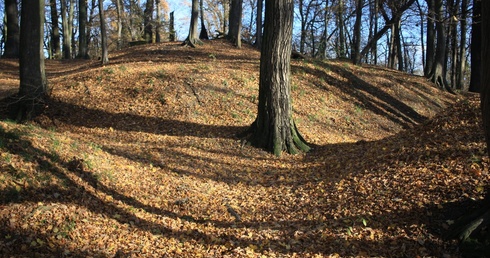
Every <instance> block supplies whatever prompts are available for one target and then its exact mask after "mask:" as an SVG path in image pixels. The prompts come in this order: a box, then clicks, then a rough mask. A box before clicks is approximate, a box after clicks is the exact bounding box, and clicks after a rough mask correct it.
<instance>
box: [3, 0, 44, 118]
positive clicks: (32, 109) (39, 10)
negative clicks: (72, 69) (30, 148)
mask: <svg viewBox="0 0 490 258" xmlns="http://www.w3.org/2000/svg"><path fill="white" fill-rule="evenodd" d="M26 2H27V1H26ZM44 4H45V1H44V0H37V1H29V4H28V5H27V4H25V5H24V4H23V5H22V10H21V25H20V26H21V28H20V57H19V72H20V87H19V93H18V94H17V98H16V101H15V102H14V103H13V104H12V105H10V116H11V118H12V119H15V120H17V121H19V122H20V121H25V120H30V119H32V118H34V117H35V116H37V115H39V114H40V113H41V112H42V110H43V108H44V103H45V98H46V97H47V93H48V90H47V81H46V75H45V71H44V53H43V37H44V26H43V25H44Z"/></svg>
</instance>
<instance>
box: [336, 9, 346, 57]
mask: <svg viewBox="0 0 490 258" xmlns="http://www.w3.org/2000/svg"><path fill="white" fill-rule="evenodd" d="M337 28H338V31H339V36H338V39H337V51H338V53H337V57H338V58H345V57H346V53H345V34H344V1H343V0H339V1H338V9H337Z"/></svg>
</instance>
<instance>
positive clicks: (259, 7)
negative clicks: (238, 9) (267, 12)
mask: <svg viewBox="0 0 490 258" xmlns="http://www.w3.org/2000/svg"><path fill="white" fill-rule="evenodd" d="M263 1H264V0H257V20H256V21H255V26H256V27H255V46H256V47H258V48H259V49H260V48H261V46H262V9H263V7H264V6H263V3H264V2H263Z"/></svg>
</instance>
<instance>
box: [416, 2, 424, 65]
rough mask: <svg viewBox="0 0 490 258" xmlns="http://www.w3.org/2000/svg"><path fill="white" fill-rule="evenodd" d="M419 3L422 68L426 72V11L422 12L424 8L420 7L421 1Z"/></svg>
mask: <svg viewBox="0 0 490 258" xmlns="http://www.w3.org/2000/svg"><path fill="white" fill-rule="evenodd" d="M416 2H417V9H418V10H419V15H420V48H421V50H422V51H420V52H421V54H422V68H423V70H425V44H424V17H425V14H424V11H423V10H422V7H421V6H420V2H419V0H417V1H416Z"/></svg>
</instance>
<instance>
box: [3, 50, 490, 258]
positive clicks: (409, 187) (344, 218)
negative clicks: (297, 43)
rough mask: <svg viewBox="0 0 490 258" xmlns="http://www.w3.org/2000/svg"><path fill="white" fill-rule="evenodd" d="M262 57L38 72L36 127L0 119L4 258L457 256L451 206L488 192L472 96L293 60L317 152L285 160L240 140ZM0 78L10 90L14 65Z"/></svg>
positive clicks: (220, 55)
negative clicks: (42, 109) (40, 102)
mask: <svg viewBox="0 0 490 258" xmlns="http://www.w3.org/2000/svg"><path fill="white" fill-rule="evenodd" d="M259 54H260V53H259V52H257V51H256V50H254V49H253V48H248V47H245V48H244V49H242V50H237V49H234V48H232V47H231V46H230V45H229V44H228V43H226V42H225V41H211V42H207V44H206V45H205V46H203V47H201V48H197V49H191V48H185V47H181V46H180V45H179V44H177V43H162V44H155V45H148V46H138V47H133V48H129V49H125V50H124V51H120V52H117V53H113V54H112V55H111V56H110V60H111V64H109V65H107V66H104V67H100V66H99V65H98V63H97V62H96V61H80V60H76V61H52V60H49V61H47V71H48V78H49V81H50V85H51V86H52V87H53V90H52V100H51V101H50V103H49V105H48V107H47V110H46V113H45V114H44V115H42V116H41V117H39V118H38V119H37V120H36V121H35V122H34V123H29V124H25V125H18V124H14V123H11V122H9V121H1V122H0V139H1V141H0V148H1V150H2V152H1V159H0V170H1V171H2V173H1V175H0V200H1V201H0V206H1V209H0V235H1V238H0V254H1V255H2V256H12V255H13V256H15V255H26V256H30V255H35V256H37V257H40V256H52V255H54V256H60V255H66V256H100V257H111V256H114V255H116V256H118V257H140V256H156V257H161V256H162V255H167V256H179V257H198V256H199V255H200V256H204V257H210V256H217V257H224V256H228V257H230V256H232V257H235V256H238V257H260V256H261V255H265V256H267V257H275V256H278V257H282V256H293V257H294V256H300V257H306V256H311V257H313V256H334V257H335V256H337V257H338V256H408V257H413V256H428V255H431V256H438V257H442V256H446V257H453V256H458V255H459V254H458V252H457V248H456V246H455V243H453V242H449V241H444V240H443V233H444V230H445V229H447V227H448V226H449V224H451V221H452V220H453V219H454V218H455V217H456V216H457V215H458V214H459V213H460V212H459V211H458V210H454V209H453V208H454V207H461V206H463V207H470V206H471V205H473V204H472V203H467V202H466V200H469V199H470V198H473V199H475V200H478V199H480V198H481V196H482V194H483V187H484V185H488V181H489V175H488V165H487V164H488V159H487V158H486V157H484V150H485V147H484V143H483V135H482V134H481V133H480V131H481V128H480V126H479V123H480V121H479V115H478V108H477V103H478V101H477V99H476V97H475V96H466V97H464V96H455V95H450V94H446V93H443V92H441V91H439V90H437V89H435V88H433V86H431V85H430V84H429V83H427V82H426V81H425V80H424V78H422V77H416V76H411V75H407V74H404V73H400V72H396V71H391V70H387V69H383V68H380V67H375V66H362V67H357V66H353V65H351V64H349V63H347V62H342V61H331V60H327V61H319V60H293V62H292V76H293V84H292V91H293V106H294V112H295V119H296V121H297V123H298V126H299V130H300V131H301V132H302V133H303V135H304V136H305V138H306V139H307V140H308V142H310V144H311V145H312V146H313V150H312V151H311V152H310V153H307V154H302V155H296V156H291V155H283V156H282V157H280V158H278V157H275V156H273V155H270V154H268V153H266V152H264V151H262V150H258V149H255V148H252V147H249V146H242V145H241V139H239V138H237V137H236V135H237V134H238V133H240V132H242V131H243V130H245V129H246V127H247V126H248V125H249V124H250V123H252V122H253V119H254V117H255V112H256V106H257V94H258V78H259V74H258V68H259ZM0 66H1V67H2V70H1V73H0V82H2V83H3V85H4V87H3V88H1V89H0V91H1V92H3V94H5V93H6V92H7V91H10V92H11V89H12V87H6V86H5V85H12V86H15V85H18V81H17V82H16V66H17V64H16V62H15V60H2V59H0ZM6 82H8V84H7V83H6ZM458 100H459V101H458ZM451 210H452V212H451V213H448V211H451Z"/></svg>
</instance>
